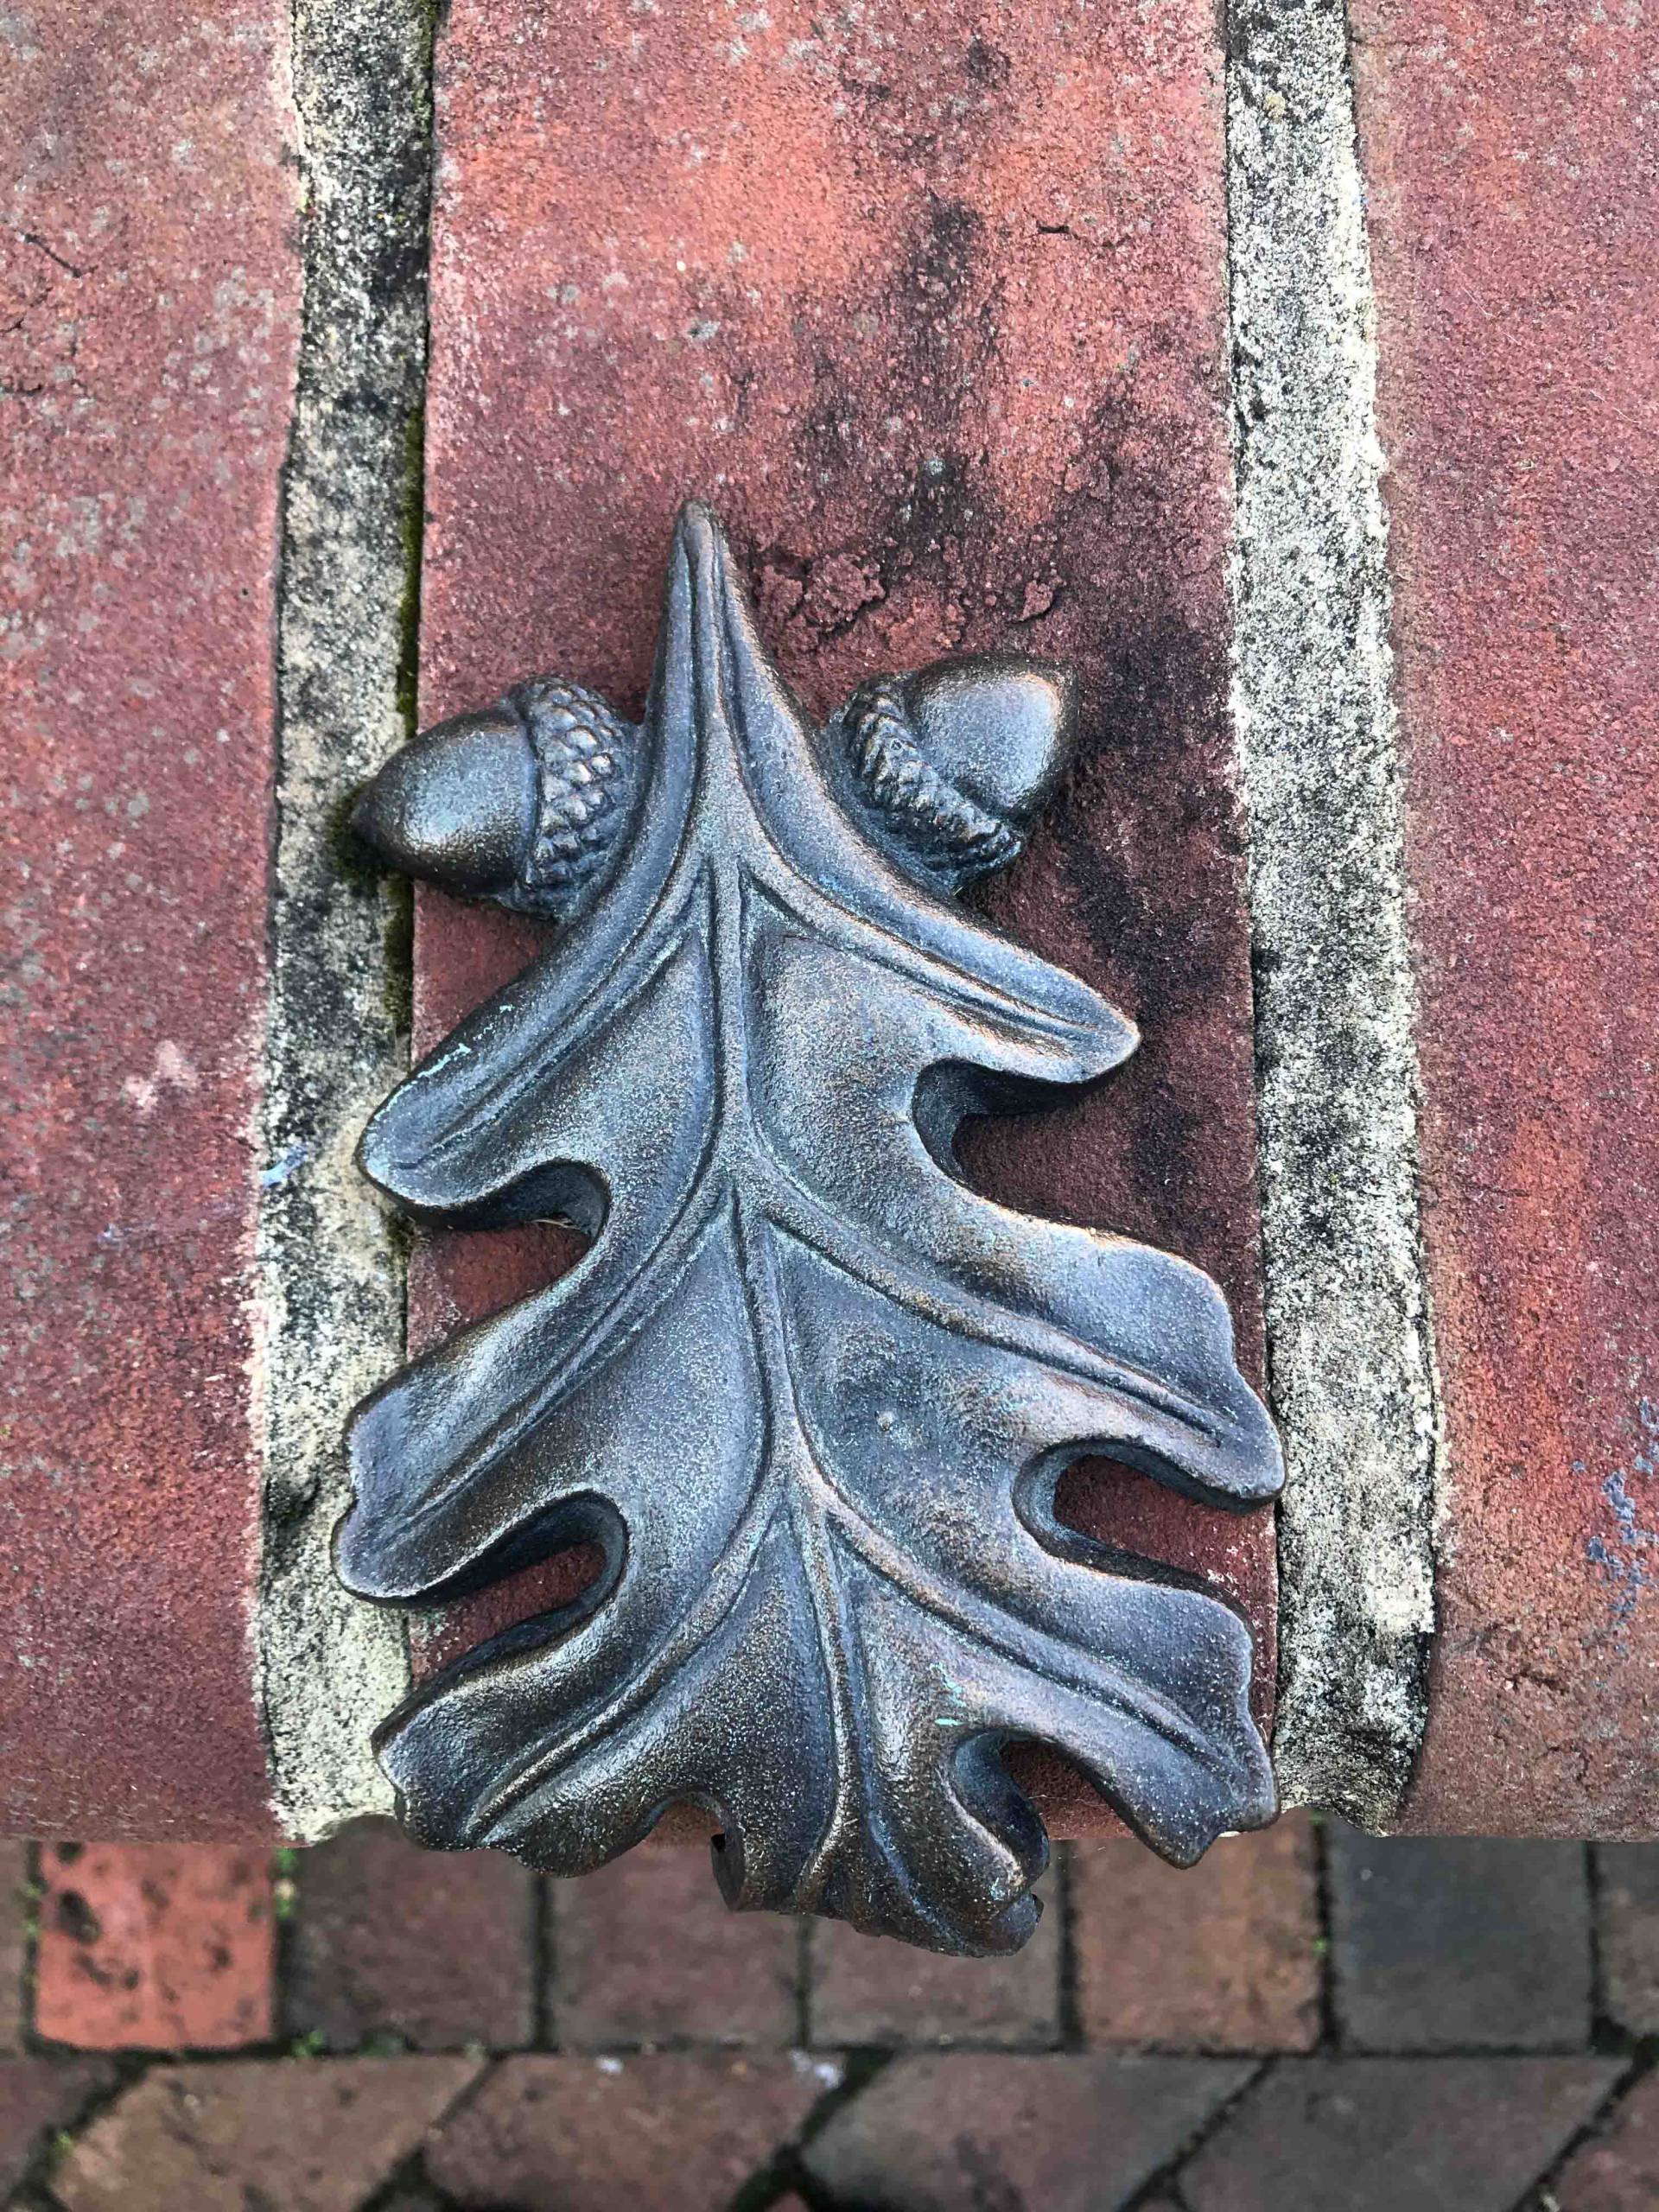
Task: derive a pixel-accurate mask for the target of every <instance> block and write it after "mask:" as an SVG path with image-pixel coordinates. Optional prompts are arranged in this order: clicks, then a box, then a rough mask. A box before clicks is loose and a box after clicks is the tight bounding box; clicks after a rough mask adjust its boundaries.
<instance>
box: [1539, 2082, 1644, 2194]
mask: <svg viewBox="0 0 1659 2212" xmlns="http://www.w3.org/2000/svg"><path fill="white" fill-rule="evenodd" d="M1550 2195H1551V2196H1552V2197H1553V2198H1554V2208H1553V2212H1653V2208H1654V2206H1655V2205H1656V2204H1659V2074H1649V2075H1646V2076H1645V2078H1644V2079H1643V2080H1642V2081H1640V2082H1637V2085H1636V2087H1635V2088H1633V2089H1631V2090H1630V2092H1629V2093H1628V2094H1626V2095H1625V2096H1624V2097H1623V2098H1622V2099H1621V2100H1620V2101H1619V2103H1618V2106H1617V2107H1615V2109H1614V2111H1613V2113H1612V2115H1611V2118H1610V2119H1609V2120H1607V2121H1606V2123H1605V2125H1604V2126H1602V2127H1600V2128H1599V2129H1598V2130H1597V2132H1596V2133H1595V2134H1594V2135H1593V2136H1592V2138H1591V2139H1590V2140H1589V2141H1588V2142H1587V2143H1585V2144H1583V2145H1581V2146H1580V2148H1579V2149H1578V2150H1576V2151H1575V2152H1573V2155H1572V2157H1571V2158H1569V2159H1568V2160H1567V2164H1566V2165H1565V2166H1564V2167H1563V2168H1562V2170H1561V2171H1560V2174H1559V2175H1558V2176H1557V2177H1556V2179H1555V2181H1554V2184H1553V2186H1552V2188H1551V2190H1550Z"/></svg>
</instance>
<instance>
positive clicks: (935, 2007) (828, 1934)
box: [809, 1844, 1141, 2048]
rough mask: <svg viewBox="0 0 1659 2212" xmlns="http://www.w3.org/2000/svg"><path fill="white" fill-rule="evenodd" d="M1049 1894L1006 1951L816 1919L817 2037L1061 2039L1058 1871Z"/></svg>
mask: <svg viewBox="0 0 1659 2212" xmlns="http://www.w3.org/2000/svg"><path fill="white" fill-rule="evenodd" d="M1129 1848H1130V1849H1131V1850H1139V1849H1140V1848H1141V1847H1140V1846H1139V1845H1138V1844H1131V1845H1130V1846H1129ZM1043 1894H1044V1897H1045V1910H1044V1913H1043V1916H1042V1919H1041V1920H1040V1921H1039V1923H1038V1927H1037V1933H1036V1934H1035V1935H1034V1936H1033V1937H1032V1939H1031V1941H1030V1942H1028V1943H1027V1945H1026V1948H1024V1950H1023V1951H1016V1952H1015V1953H1014V1955H1013V1957H1012V1958H1006V1959H951V1958H944V1957H942V1956H940V1955H939V1954H938V1952H935V1951H918V1950H914V1949H912V1948H911V1947H910V1946H909V1945H908V1944H905V1943H890V1942H883V1941H881V1940H880V1939H878V1938H875V1937H872V1936H861V1935H860V1934H859V1932H858V1930H857V1929H854V1928H849V1927H848V1925H847V1924H846V1923H845V1922H844V1921H835V1920H828V1921H824V1922H823V1923H820V1924H818V1925H817V1926H815V1927H814V1928H813V1929H812V1934H811V1961H812V1968H811V1999H810V2015H809V2018H810V2024H811V2032H812V2040H813V2042H814V2043H815V2044H954V2043H965V2044H1002V2045H1005V2046H1010V2047H1015V2048H1017V2047H1019V2046H1020V2045H1024V2046H1026V2047H1027V2048H1033V2047H1035V2048H1040V2047H1041V2046H1043V2045H1044V2044H1054V2043H1058V2041H1059V2038H1060V2024H1061V2023H1060V1955H1061V1946H1062V1936H1063V1929H1064V1925H1065V1912H1064V1909H1063V1907H1062V1905H1061V1903H1060V1900H1059V1898H1058V1895H1057V1891H1056V1885H1055V1884H1054V1883H1053V1882H1052V1881H1049V1882H1046V1883H1045V1884H1044V1885H1043Z"/></svg>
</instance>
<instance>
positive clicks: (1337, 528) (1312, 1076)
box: [1228, 0, 1437, 1826]
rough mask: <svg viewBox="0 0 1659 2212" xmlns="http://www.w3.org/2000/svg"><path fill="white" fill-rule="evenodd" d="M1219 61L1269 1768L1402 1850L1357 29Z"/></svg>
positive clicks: (1391, 994)
mask: <svg viewBox="0 0 1659 2212" xmlns="http://www.w3.org/2000/svg"><path fill="white" fill-rule="evenodd" d="M1229 34H1230V37H1229V46H1230V53H1229V68H1228V192H1229V214H1230V284H1231V315H1232V336H1233V378H1234V393H1233V397H1234V410H1235V414H1234V423H1235V430H1234V436H1235V455H1236V498H1237V523H1236V557H1235V594H1236V630H1235V642H1234V652H1235V709H1236V719H1237V726H1238V730H1239V735H1240V747H1241V756H1242V762H1243V780H1244V786H1245V791H1246V795H1247V799H1248V803H1249V809H1250V814H1251V833H1250V897H1251V910H1252V931H1253V939H1254V956H1255V985H1256V1044H1257V1071H1258V1083H1259V1130H1260V1147H1261V1154H1260V1156H1261V1178H1262V1216H1263V1233H1264V1241H1265V1248H1266V1276H1267V1309H1268V1344H1269V1361H1270V1371H1271V1380H1272V1395H1273V1402H1274V1412H1275V1414H1277V1417H1278V1419H1279V1421H1280V1423H1281V1427H1282V1429H1283V1432H1284V1438H1285V1445H1286V1450H1287V1459H1288V1465H1289V1482H1288V1486H1287V1491H1286V1494H1285V1499H1284V1503H1283V1507H1282V1510H1281V1524H1280V1530H1281V1534H1280V1558H1281V1614H1280V1637H1281V1644H1280V1650H1281V1671H1280V1690H1279V1719H1278V1731H1277V1738H1276V1743H1275V1763H1276V1764H1277V1767H1278V1770H1279V1776H1280V1782H1281V1788H1282V1790H1283V1793H1284V1796H1285V1798H1286V1801H1287V1802H1289V1803H1293V1804H1294V1803H1302V1802H1309V1803H1318V1804H1325V1805H1332V1806H1335V1807H1338V1808H1341V1809H1342V1810H1344V1812H1347V1813H1349V1814H1351V1815H1353V1816H1354V1817H1355V1818H1356V1819H1357V1820H1360V1821H1364V1822H1365V1823H1367V1824H1369V1825H1373V1826H1385V1825H1387V1823H1388V1822H1389V1820H1390V1819H1391V1818H1392V1816H1393V1815H1395V1812H1396V1810H1397V1808H1398V1806H1399V1802H1400V1799H1401V1796H1402V1792H1403V1790H1404V1789H1405V1786H1406V1783H1407V1782H1408V1778H1409V1776H1410V1771H1411V1765H1412V1762H1413V1759H1414V1756H1415V1754H1416V1751H1417V1748H1418V1746H1419V1745H1420V1743H1421V1738H1422V1732H1423V1727H1424V1723H1425V1719H1426V1712H1427V1639H1428V1637H1430V1635H1431V1634H1432V1632H1433V1618H1434V1612H1433V1568H1434V1551H1433V1526H1434V1521H1433V1516H1434V1477H1435V1455H1436V1440H1437V1416H1436V1390H1435V1379H1434V1374H1433V1351H1432V1345H1431V1340H1430V1336H1429V1327H1428V1314H1427V1295H1426V1287H1425V1274H1424V1267H1423V1260H1422V1255H1421V1241H1420V1224H1419V1204H1418V1184H1417V1130H1416V1109H1415V1097H1416V1059H1415V1051H1414V1042H1413V1028H1412V1022H1413V991H1412V979H1411V971H1410V962H1409V954H1408V936H1407V915H1406V887H1405V866H1404V850H1403V824H1402V798H1401V781H1400V767H1399V759H1398V752H1397V745H1396V730H1395V716H1394V711H1393V707H1392V702H1391V697H1390V688H1389V687H1390V677H1391V658H1390V653H1389V641H1388V640H1389V576H1388V566H1387V556H1388V539H1387V524H1386V517H1385V512H1384V509H1383V499H1382V493H1381V488H1380V479H1381V476H1382V474H1383V468H1384V466H1385V464H1384V460H1383V454H1382V452H1381V449H1380V448H1379V446H1378V443H1377V439H1376V427H1375V414H1374V408H1375V391H1376V335H1375V330H1374V326H1373V315H1372V302H1371V283H1370V257H1369V252H1368V249H1367V244H1366V238H1365V227H1364V213H1363V199H1362V186H1361V180H1360V168H1359V161H1358V153H1357V145H1356V141H1355V134H1354V113H1353V100H1352V92H1351V84H1350V79H1349V71H1348V54H1347V37H1346V22H1345V20H1344V11H1343V9H1342V7H1341V5H1340V4H1338V0H1313V4H1307V5H1301V6H1297V5H1294V4H1286V0H1234V4H1233V5H1232V7H1231V8H1230V17H1229Z"/></svg>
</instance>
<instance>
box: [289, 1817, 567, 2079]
mask: <svg viewBox="0 0 1659 2212" xmlns="http://www.w3.org/2000/svg"><path fill="white" fill-rule="evenodd" d="M536 1891H537V1885H536V1878H535V1876H534V1875H532V1874H531V1873H530V1872H527V1870H526V1869H525V1868H524V1867H523V1866H519V1865H518V1862H517V1861H516V1860H515V1859H508V1858H506V1857H505V1856H504V1855H503V1854H502V1853H500V1852H494V1851H478V1852H461V1853H455V1854H454V1855H439V1854H435V1853H430V1852H425V1851H422V1850H420V1849H419V1848H418V1847H416V1845H414V1844H412V1843H410V1842H409V1841H407V1840H406V1839H405V1838H404V1836H403V1835H402V1834H401V1833H400V1832H399V1830H398V1829H397V1827H394V1826H393V1825H392V1823H391V1821H359V1822H358V1823H356V1824H355V1825H354V1826H353V1827H349V1828H347V1829H345V1830H344V1831H343V1832H342V1833H341V1834H340V1835H338V1836H336V1837H335V1838H334V1840H332V1841H330V1842H328V1843H325V1844H322V1845H321V1846H319V1847H318V1848H317V1849H315V1851H308V1852H306V1853H303V1854H302V1856H301V1859H300V1861H299V1866H298V1869H297V1873H296V1880H295V1910H294V1917H293V1921H292V1923H291V1926H290V1929H289V1958H288V1980H287V1987H286V1990H285V1993H284V2000H283V2022H284V2025H285V2029H286V2031H287V2032H288V2033H289V2034H290V2035H296V2036H315V2037H321V2040H322V2041H323V2043H324V2044H327V2046H328V2047H329V2048H330V2049H332V2050H352V2049H353V2048H355V2047H356V2046H357V2045H359V2044H364V2043H366V2042H369V2041H371V2040H372V2039H376V2038H382V2037H398V2038H401V2040H402V2041H404V2043H406V2044H409V2045H410V2047H411V2049H413V2050H461V2049H463V2048H464V2047H465V2046H467V2044H485V2045H486V2046H487V2047H488V2048H490V2049H492V2050H512V2049H514V2048H515V2047H516V2046H518V2045H519V2044H528V2043H531V2042H532V2041H533V2040H534V2039H535V2033H536V1979H537V1962H536V1958H535V1954H534V1936H535V1916H536Z"/></svg>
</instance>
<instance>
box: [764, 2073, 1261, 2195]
mask: <svg viewBox="0 0 1659 2212" xmlns="http://www.w3.org/2000/svg"><path fill="white" fill-rule="evenodd" d="M1249 2076H1250V2069H1249V2064H1248V2063H1245V2062H1242V2061H1238V2060H1227V2059H1218V2058H1217V2059H1205V2058H1126V2057H1116V2056H1088V2057H1061V2056H1055V2057H1046V2058H1039V2057H1014V2056H1007V2057H1004V2056H992V2055H990V2054H988V2053H980V2052H967V2051H964V2052H950V2053H942V2054H939V2055H937V2056H916V2057H901V2058H897V2059H895V2060H894V2061H893V2064H892V2065H891V2066H889V2067H888V2069H887V2071H886V2072H885V2073H884V2074H882V2075H880V2076H879V2077H878V2078H877V2080H876V2081H875V2082H874V2083H873V2084H872V2085H871V2086H870V2087H869V2088H868V2089H866V2090H865V2091H864V2093H863V2094H862V2095H861V2096H860V2097H858V2098H856V2099H855V2101H854V2102H853V2103H851V2104H849V2105H848V2106H847V2107H844V2108H843V2109H842V2111H840V2112H838V2113H836V2114H835V2116H834V2117H833V2118H832V2119H831V2120H830V2121H829V2125H828V2126H826V2127H825V2128H824V2130H823V2133H821V2134H819V2135H817V2136H816V2137H815V2138H814V2139H813V2140H812V2141H811V2143H810V2144H809V2145H808V2146H807V2150H806V2154H805V2155H806V2164H807V2167H808V2170H809V2171H810V2173H811V2174H812V2176H813V2177H814V2178H815V2179H816V2180H817V2182H818V2183H820V2184H821V2185H822V2186H823V2188H825V2189H826V2190H829V2191H830V2193H831V2194H832V2195H833V2196H835V2197H836V2199H837V2200H838V2201H841V2200H844V2201H845V2202H848V2203H849V2204H858V2205H880V2206H881V2207H883V2208H884V2212H885V2209H886V2208H891V2209H892V2212H961V2208H963V2207H964V2206H984V2207H986V2208H988V2212H993V2208H994V2209H995V2212H1002V2208H1005V2207H1006V2208H1007V2212H1014V2208H1016V2207H1024V2206H1031V2207H1033V2208H1035V2207H1038V2206H1040V2207H1041V2208H1042V2212H1114V2208H1115V2207H1116V2206H1118V2205H1121V2204H1123V2203H1125V2202H1128V2199H1129V2198H1130V2197H1131V2196H1134V2195H1135V2191H1136V2190H1139V2189H1140V2188H1141V2187H1142V2186H1143V2184H1144V2183H1147V2181H1148V2180H1150V2178H1151V2177H1152V2176H1153V2175H1154V2173H1155V2172H1156V2171H1158V2169H1159V2168H1160V2166H1163V2165H1165V2164H1168V2162H1169V2161H1170V2160H1171V2159H1173V2158H1174V2157H1175V2156H1176V2155H1177V2153H1178V2152H1180V2151H1181V2149H1182V2148H1183V2147H1184V2146H1185V2144H1186V2143H1187V2141H1188V2140H1189V2139H1191V2138H1192V2136H1194V2135H1195V2134H1196V2133H1198V2130H1199V2128H1201V2127H1202V2126H1203V2125H1204V2124H1205V2121H1206V2120H1209V2119H1210V2117H1211V2114H1212V2113H1215V2112H1216V2111H1217V2109H1218V2108H1219V2107H1221V2106H1222V2105H1223V2104H1224V2103H1225V2101H1227V2099H1228V2098H1229V2097H1230V2096H1233V2095H1236V2094H1237V2092H1238V2091H1239V2090H1240V2089H1241V2088H1243V2086H1244V2084H1245V2083H1246V2082H1248V2081H1249Z"/></svg>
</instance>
